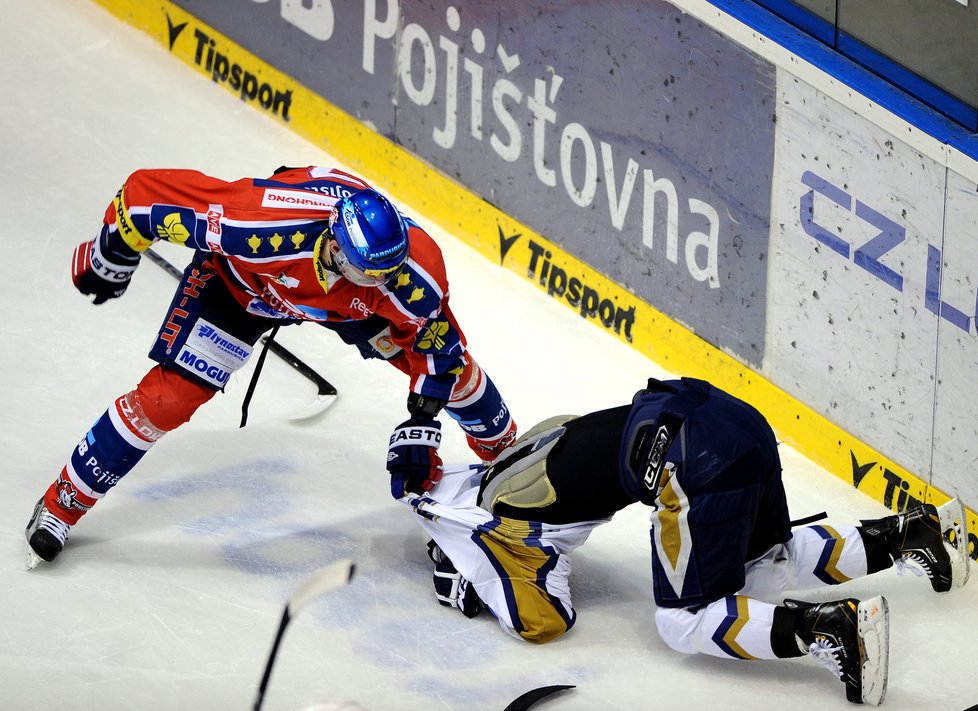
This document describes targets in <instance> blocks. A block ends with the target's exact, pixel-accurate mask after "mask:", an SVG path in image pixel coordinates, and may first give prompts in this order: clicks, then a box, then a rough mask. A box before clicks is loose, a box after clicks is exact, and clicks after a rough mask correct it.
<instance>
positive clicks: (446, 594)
mask: <svg viewBox="0 0 978 711" xmlns="http://www.w3.org/2000/svg"><path fill="white" fill-rule="evenodd" d="M433 543H434V541H432V544H433ZM432 544H429V550H428V556H429V557H430V558H431V559H432V560H435V558H436V557H437V558H439V560H435V574H434V576H433V577H432V582H433V583H434V584H435V598H436V599H437V600H438V604H439V605H444V606H445V607H454V608H457V609H459V610H461V611H462V614H463V615H465V616H466V617H468V618H470V619H471V618H473V617H475V616H476V615H478V614H479V613H480V612H481V611H482V600H480V599H479V596H478V595H477V594H476V592H475V587H474V586H473V585H472V583H470V582H469V581H468V580H466V579H465V578H463V577H462V574H461V573H459V572H458V570H456V569H455V565H454V564H453V563H452V561H451V560H449V559H448V557H447V556H446V555H445V554H444V553H443V552H442V551H441V549H440V548H438V546H437V545H435V546H434V551H432V550H431V545H432Z"/></svg>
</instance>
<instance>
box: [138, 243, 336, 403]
mask: <svg viewBox="0 0 978 711" xmlns="http://www.w3.org/2000/svg"><path fill="white" fill-rule="evenodd" d="M145 254H146V255H147V256H148V257H149V260H150V261H151V262H152V263H153V264H155V265H156V266H158V267H160V268H161V269H163V271H165V272H166V273H167V274H169V275H170V276H172V277H173V278H174V279H177V280H178V281H179V280H180V279H183V272H182V271H181V270H180V269H178V268H177V267H175V266H174V265H173V264H171V263H170V262H168V261H167V260H166V259H165V258H164V257H161V256H160V255H159V254H157V253H156V252H154V251H153V250H151V249H150V250H147V251H146V252H145ZM261 342H262V344H264V345H265V346H267V348H268V350H270V351H271V352H272V353H274V354H275V355H277V356H278V357H279V358H281V359H282V360H284V361H285V362H286V363H288V364H289V365H290V366H292V368H294V369H295V370H297V371H299V373H300V374H301V375H302V376H303V377H305V378H307V379H308V380H311V381H312V382H313V383H314V384H315V385H316V388H317V392H316V398H315V399H314V400H313V401H312V402H311V403H309V405H307V406H306V407H305V408H303V409H302V410H300V411H299V412H297V413H296V414H294V415H292V417H291V418H290V419H292V420H305V419H309V418H311V417H315V416H317V415H320V414H322V413H323V412H325V411H326V409H327V408H328V407H329V406H330V405H332V404H333V403H334V402H335V401H336V397H337V395H338V393H337V391H336V388H335V387H333V384H332V383H330V382H329V381H328V380H326V378H324V377H323V376H321V375H320V374H319V373H317V372H316V371H315V370H313V369H312V368H311V367H309V366H308V365H307V364H306V363H305V362H304V361H302V360H301V359H300V358H299V357H298V356H297V355H295V354H294V353H293V352H292V351H290V350H289V349H287V348H286V347H285V346H283V345H282V344H281V343H279V342H278V341H276V340H274V339H271V338H269V337H268V336H262V337H261Z"/></svg>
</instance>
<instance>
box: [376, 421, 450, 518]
mask: <svg viewBox="0 0 978 711" xmlns="http://www.w3.org/2000/svg"><path fill="white" fill-rule="evenodd" d="M440 445H441V423H440V422H439V421H438V420H432V419H430V418H427V417H412V418H411V419H410V420H407V421H406V422H402V423H401V424H399V425H398V426H397V427H395V428H394V432H393V434H391V440H390V447H389V448H388V450H387V471H389V472H390V475H391V496H393V497H394V498H395V499H400V498H401V497H402V496H404V495H405V494H406V493H408V492H410V493H414V494H423V493H424V492H426V491H429V490H430V489H431V488H432V487H433V486H434V485H435V484H437V483H438V482H439V481H441V477H442V467H441V457H440V456H438V447H439V446H440Z"/></svg>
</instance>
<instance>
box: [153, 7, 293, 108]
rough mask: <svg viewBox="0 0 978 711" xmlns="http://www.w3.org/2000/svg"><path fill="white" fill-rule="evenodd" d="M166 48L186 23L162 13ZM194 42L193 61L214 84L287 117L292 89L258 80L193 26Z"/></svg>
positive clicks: (172, 42) (171, 46)
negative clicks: (168, 42) (164, 22)
mask: <svg viewBox="0 0 978 711" xmlns="http://www.w3.org/2000/svg"><path fill="white" fill-rule="evenodd" d="M166 23H167V32H168V37H169V40H170V51H171V52H172V51H173V47H174V45H175V44H176V43H177V40H178V39H179V37H180V36H181V34H183V31H184V30H185V29H186V27H187V23H186V22H182V23H180V24H174V22H173V20H172V19H171V18H170V16H169V15H167V17H166ZM193 41H194V42H195V46H194V54H193V62H194V64H196V65H197V66H198V67H200V69H202V70H203V71H205V72H209V73H210V76H211V81H213V82H214V83H215V84H226V85H227V86H228V88H230V89H231V90H232V91H236V92H238V97H239V98H240V99H241V100H242V101H244V102H246V103H253V104H257V105H258V106H260V107H261V108H262V109H264V110H265V111H268V112H269V113H271V114H274V115H276V116H279V117H281V118H282V120H283V121H289V120H291V117H290V116H289V109H290V108H291V106H292V90H291V89H288V90H284V91H283V90H281V89H276V88H275V87H273V86H272V85H271V84H269V83H268V82H263V81H261V80H260V79H259V78H258V76H257V75H255V74H253V73H252V72H250V71H248V70H247V69H246V68H245V67H243V66H242V65H241V64H238V63H237V62H234V61H232V60H231V58H230V57H229V56H227V55H225V54H223V53H221V52H219V51H218V50H217V42H216V41H215V40H214V39H213V38H212V37H210V36H209V35H208V34H206V33H205V32H203V31H202V30H201V29H199V28H194V31H193Z"/></svg>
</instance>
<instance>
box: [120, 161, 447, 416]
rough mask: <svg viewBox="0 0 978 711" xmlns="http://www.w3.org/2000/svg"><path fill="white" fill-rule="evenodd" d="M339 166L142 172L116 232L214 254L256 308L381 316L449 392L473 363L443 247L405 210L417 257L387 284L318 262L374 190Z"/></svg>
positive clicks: (145, 244) (270, 313)
mask: <svg viewBox="0 0 978 711" xmlns="http://www.w3.org/2000/svg"><path fill="white" fill-rule="evenodd" d="M369 187H370V185H368V184H367V183H366V182H364V181H363V180H361V179H360V178H358V177H356V176H354V175H351V174H349V173H345V172H343V171H340V170H335V169H329V168H320V167H309V168H290V169H285V170H283V171H281V172H279V173H276V174H275V175H273V176H272V177H270V178H266V179H257V178H242V179H240V180H235V181H233V182H227V181H224V180H221V179H219V178H214V177H210V176H207V175H204V174H202V173H200V172H197V171H193V170H139V171H136V172H135V173H133V174H132V175H131V176H129V178H128V179H127V180H126V182H125V184H124V185H123V187H122V189H120V191H119V192H118V194H117V195H116V197H115V199H114V200H113V201H112V204H111V205H109V207H108V209H107V210H106V213H105V224H106V226H107V227H108V229H109V233H110V239H121V240H123V241H124V242H125V243H126V244H127V245H128V246H129V247H130V248H132V249H135V250H136V251H138V252H141V251H144V250H146V249H148V248H149V247H150V246H151V245H152V244H153V243H154V242H156V241H158V240H165V241H167V242H173V243H175V244H180V245H184V246H186V247H190V248H191V249H194V250H197V251H200V252H207V253H210V261H211V263H213V264H214V266H215V268H216V271H217V272H218V274H219V275H220V277H221V279H222V280H223V281H224V283H225V284H226V285H227V287H228V289H229V290H230V292H231V293H232V295H233V296H234V297H235V299H236V300H237V301H238V303H239V304H241V306H242V308H244V309H245V310H247V311H248V312H250V313H254V314H256V315H259V316H266V317H280V318H287V319H297V320H308V321H317V322H320V323H323V324H324V325H330V324H333V325H340V324H344V323H351V322H356V321H363V320H366V319H368V318H370V317H372V316H377V317H379V318H381V319H383V320H385V321H386V322H387V323H388V324H389V329H390V339H391V341H392V343H393V346H391V349H392V350H396V349H397V348H400V349H403V352H404V355H405V357H406V359H407V368H404V369H406V370H408V372H409V374H410V375H411V388H412V390H415V391H416V392H419V393H421V394H424V395H426V396H428V397H432V398H438V399H445V400H447V399H448V398H449V395H450V393H451V390H452V388H453V387H454V385H455V382H456V380H457V377H458V374H459V373H461V370H462V367H463V365H464V361H463V354H464V352H465V337H464V335H463V334H462V332H461V330H460V329H459V327H458V324H457V323H456V321H455V318H454V316H453V315H452V313H451V310H450V309H449V307H448V279H447V276H446V273H445V263H444V260H443V258H442V254H441V250H440V249H439V248H438V245H437V244H436V243H435V242H434V240H433V239H432V238H431V237H430V236H429V235H428V234H427V233H426V232H425V231H424V230H423V229H422V228H421V227H419V226H418V225H417V223H415V222H414V221H412V220H410V219H407V223H408V227H409V229H408V240H409V257H408V260H407V262H406V263H405V265H404V267H403V269H402V270H401V271H400V272H399V273H398V275H397V277H396V278H395V279H394V280H392V281H391V282H389V283H388V284H386V285H384V286H380V287H363V286H357V285H356V284H353V283H351V282H349V281H348V280H346V279H345V278H343V277H342V276H340V275H338V274H335V273H333V272H331V271H327V270H326V269H325V268H324V266H323V264H322V263H321V261H320V259H319V255H320V253H321V250H322V249H323V248H324V242H325V241H326V239H328V236H329V229H328V228H329V217H330V214H331V212H332V209H333V205H334V204H335V203H336V201H337V200H339V199H340V198H342V197H344V196H348V195H352V194H354V193H356V192H357V191H360V190H364V189H366V188H369Z"/></svg>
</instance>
